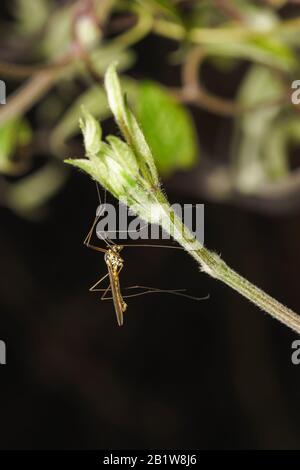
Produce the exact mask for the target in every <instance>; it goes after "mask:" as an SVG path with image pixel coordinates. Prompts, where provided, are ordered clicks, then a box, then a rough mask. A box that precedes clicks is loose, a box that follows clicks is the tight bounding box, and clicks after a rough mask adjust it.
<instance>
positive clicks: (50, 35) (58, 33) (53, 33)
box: [40, 5, 72, 60]
mask: <svg viewBox="0 0 300 470" xmlns="http://www.w3.org/2000/svg"><path fill="white" fill-rule="evenodd" d="M71 36H72V5H71V6H70V5H68V6H65V7H60V8H58V9H56V10H55V11H54V12H53V13H52V15H51V16H50V17H49V18H48V21H47V28H46V31H45V35H44V37H43V40H42V42H41V45H40V47H41V51H42V53H43V54H44V55H45V57H47V58H48V60H50V59H57V57H61V56H63V55H64V54H65V53H66V52H67V50H68V48H69V46H70V43H71Z"/></svg>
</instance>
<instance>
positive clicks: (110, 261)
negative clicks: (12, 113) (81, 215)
mask: <svg viewBox="0 0 300 470" xmlns="http://www.w3.org/2000/svg"><path fill="white" fill-rule="evenodd" d="M99 217H100V215H98V216H96V218H95V220H94V223H93V225H92V228H91V230H90V231H89V233H88V235H87V237H86V239H85V240H84V245H86V246H87V247H88V248H91V249H92V250H95V251H100V252H103V253H104V261H105V263H106V266H107V271H108V272H107V274H105V276H103V277H102V278H101V279H99V281H97V282H96V284H94V285H93V286H92V287H91V288H90V291H102V290H103V289H97V286H98V285H99V284H100V283H101V282H102V281H103V280H104V279H105V278H107V277H109V281H110V285H109V286H108V287H107V289H104V294H103V295H102V297H101V300H104V299H107V297H105V295H106V293H107V292H108V291H109V290H111V293H112V299H113V303H114V307H115V311H116V316H117V322H118V325H119V326H122V325H123V313H124V312H125V310H126V308H127V304H126V302H125V301H124V299H123V296H122V293H121V287H120V278H119V275H120V272H121V271H122V269H123V266H124V260H123V258H122V257H121V255H120V251H121V250H122V249H123V246H122V245H116V244H113V245H111V244H110V243H108V241H107V240H105V242H106V244H107V246H108V248H107V249H105V248H101V247H99V246H96V245H92V244H91V237H92V233H93V230H94V227H95V225H96V223H97V221H98V219H99Z"/></svg>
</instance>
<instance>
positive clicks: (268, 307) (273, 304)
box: [159, 198, 300, 334]
mask: <svg viewBox="0 0 300 470" xmlns="http://www.w3.org/2000/svg"><path fill="white" fill-rule="evenodd" d="M160 199H161V198H160ZM159 203H160V204H161V205H162V207H163V208H164V209H163V217H162V220H161V226H162V227H163V229H164V230H165V231H167V232H168V233H169V234H170V235H171V236H172V237H173V238H174V239H175V240H176V241H177V242H178V243H179V244H180V245H181V246H182V247H183V248H184V249H185V250H186V251H187V252H188V253H189V254H190V255H191V256H192V257H193V258H194V259H195V260H196V261H197V263H198V264H199V265H200V268H201V271H204V272H205V273H206V274H209V275H210V276H211V277H213V278H215V279H218V280H219V281H222V282H224V284H227V285H228V286H229V287H231V288H232V289H234V290H236V291H237V292H239V293H240V294H241V295H243V296H244V297H246V298H247V299H248V300H250V302H252V303H254V304H255V305H256V306H257V307H259V308H261V309H262V310H264V311H265V312H267V313H269V314H270V315H272V317H274V318H276V319H277V320H279V321H280V322H282V323H284V324H285V325H286V326H288V327H289V328H291V329H292V330H294V331H296V332H297V333H299V334H300V316H299V315H297V314H296V313H295V312H293V311H292V310H291V309H289V308H287V307H285V306H284V305H283V304H281V303H280V302H278V301H277V300H275V299H274V298H273V297H271V296H270V295H268V294H266V293H265V292H264V291H263V290H261V289H260V288H258V287H256V286H255V285H254V284H252V283H251V282H250V281H248V280H247V279H245V278H244V277H243V276H241V275H240V274H238V273H237V272H236V271H234V270H233V269H232V268H230V267H229V266H228V265H227V264H226V263H225V262H224V261H223V260H222V259H221V258H220V256H218V255H217V254H216V253H214V252H212V251H210V250H208V249H207V248H205V247H204V246H203V245H202V244H201V243H200V242H199V241H198V240H196V238H195V237H194V235H192V234H191V232H190V231H189V230H188V228H187V227H186V226H185V225H184V224H183V223H182V221H181V219H180V218H179V217H178V216H177V215H176V214H175V212H174V211H173V210H172V209H170V206H169V204H168V203H167V201H166V199H165V200H164V201H162V200H160V201H159Z"/></svg>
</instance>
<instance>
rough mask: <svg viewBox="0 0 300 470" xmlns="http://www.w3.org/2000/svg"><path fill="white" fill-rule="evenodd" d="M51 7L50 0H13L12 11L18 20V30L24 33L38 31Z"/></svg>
mask: <svg viewBox="0 0 300 470" xmlns="http://www.w3.org/2000/svg"><path fill="white" fill-rule="evenodd" d="M51 9H52V1H51V0H15V2H14V11H15V16H16V17H17V20H18V25H17V29H18V31H20V32H21V33H24V34H33V33H36V32H38V31H40V30H41V28H42V27H43V26H44V24H45V23H46V21H47V19H48V17H49V14H50V11H51Z"/></svg>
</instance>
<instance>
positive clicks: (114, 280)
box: [84, 186, 208, 326]
mask: <svg viewBox="0 0 300 470" xmlns="http://www.w3.org/2000/svg"><path fill="white" fill-rule="evenodd" d="M97 191H98V196H99V200H100V194H99V189H98V186H97ZM100 204H101V200H100ZM100 216H101V211H100V213H99V214H97V215H96V217H95V220H94V222H93V225H92V227H91V229H90V231H89V233H88V234H87V236H86V238H85V240H84V245H85V246H87V247H88V248H91V249H92V250H95V251H98V252H101V253H104V261H105V264H106V267H107V273H106V274H105V275H104V276H103V277H101V279H99V280H98V281H97V282H96V283H95V284H94V285H93V286H92V287H90V289H89V290H90V291H91V292H92V291H93V292H103V294H102V296H101V300H109V299H112V300H113V304H114V308H115V312H116V317H117V322H118V325H119V326H122V325H123V323H124V319H123V314H124V312H125V311H126V309H127V304H126V302H125V301H124V298H127V297H137V296H140V295H144V294H150V293H153V292H160V293H162V292H165V293H169V294H175V295H180V296H183V297H187V298H189V299H193V300H203V299H205V298H208V296H206V297H201V298H199V297H193V296H191V295H187V294H183V293H182V291H185V289H158V288H155V287H146V286H139V285H136V286H131V287H127V289H146V290H145V291H144V292H139V293H136V294H130V295H126V296H123V294H122V292H121V286H120V277H119V276H120V272H121V271H122V269H123V267H124V260H123V258H122V257H121V255H120V252H121V251H122V250H123V248H124V246H125V245H118V244H116V243H113V242H112V240H110V242H108V240H107V239H105V238H104V237H102V239H103V240H104V241H105V243H106V245H107V248H102V247H99V246H96V245H93V244H91V238H92V234H93V231H94V228H95V226H96V224H97V222H98V220H99V218H100ZM126 246H129V247H135V246H148V247H155V248H162V247H163V248H175V249H180V250H181V249H182V248H181V247H176V246H168V245H140V244H138V245H134V244H130V245H126ZM107 277H108V278H109V285H108V287H107V288H106V289H101V288H98V286H99V284H101V283H102V281H104V279H106V278H107ZM109 291H110V292H111V297H106V294H107V293H108V292H109Z"/></svg>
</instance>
